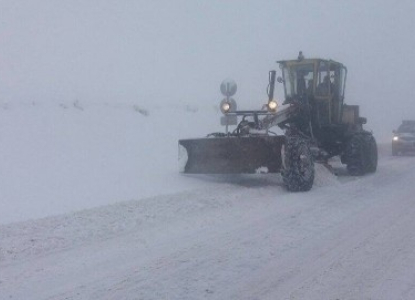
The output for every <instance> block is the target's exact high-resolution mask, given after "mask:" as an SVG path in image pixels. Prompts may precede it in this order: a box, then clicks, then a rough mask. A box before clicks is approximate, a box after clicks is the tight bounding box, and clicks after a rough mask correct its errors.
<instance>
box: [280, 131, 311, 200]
mask: <svg viewBox="0 0 415 300" xmlns="http://www.w3.org/2000/svg"><path fill="white" fill-rule="evenodd" d="M282 161H283V168H282V171H281V176H282V180H283V183H284V186H285V187H286V189H287V190H288V191H290V192H305V191H309V190H310V189H311V188H312V186H313V183H314V161H313V156H312V154H311V151H310V146H309V145H308V143H307V141H306V140H305V139H303V138H301V137H299V136H289V137H287V141H286V143H285V145H284V151H283V157H282Z"/></svg>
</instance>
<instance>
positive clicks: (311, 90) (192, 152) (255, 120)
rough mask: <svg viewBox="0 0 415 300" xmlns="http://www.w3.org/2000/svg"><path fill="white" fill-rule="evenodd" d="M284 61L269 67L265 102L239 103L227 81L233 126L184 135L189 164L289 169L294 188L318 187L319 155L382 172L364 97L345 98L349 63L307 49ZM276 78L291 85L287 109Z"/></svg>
mask: <svg viewBox="0 0 415 300" xmlns="http://www.w3.org/2000/svg"><path fill="white" fill-rule="evenodd" d="M277 63H278V64H279V67H280V69H281V76H278V77H277V75H276V71H274V70H272V71H270V72H269V84H268V88H267V94H268V95H267V96H268V102H267V103H266V104H264V105H263V107H262V108H261V109H259V110H238V109H237V105H236V101H235V100H234V99H233V98H232V96H233V95H234V94H235V93H236V90H237V86H236V84H235V82H234V81H233V80H225V81H223V82H222V84H221V92H222V94H223V95H224V97H225V98H224V99H223V100H222V101H221V103H220V109H221V111H222V113H223V116H222V118H221V124H222V125H224V126H225V130H224V132H215V133H211V134H208V135H207V136H206V137H205V138H197V139H182V140H179V162H180V167H181V172H183V173H190V174H236V173H281V176H282V180H283V184H284V186H285V187H286V188H287V190H289V191H293V192H298V191H308V190H310V189H311V188H312V186H313V182H314V174H315V171H314V163H323V164H324V165H328V160H329V159H330V158H332V157H334V156H339V157H340V161H341V163H342V164H345V165H346V168H347V170H348V172H349V174H350V175H352V176H360V175H364V174H366V173H373V172H375V171H376V168H377V162H378V153H377V145H376V141H375V138H374V137H373V134H372V133H371V132H370V131H367V130H365V129H363V125H364V124H366V121H367V120H366V118H364V117H361V116H360V115H359V106H358V105H347V104H345V103H344V95H345V85H346V75H347V68H346V67H345V66H344V65H343V64H341V63H339V62H336V61H334V60H330V59H319V58H316V59H306V58H304V56H303V55H302V53H301V52H300V54H299V56H298V58H297V59H293V60H281V61H277ZM276 77H277V78H276ZM276 81H277V82H278V83H280V84H282V86H283V89H284V97H285V99H284V102H283V103H282V105H281V108H280V109H279V106H278V103H277V101H276V100H275V99H274V90H275V84H276ZM232 127H235V129H234V130H230V128H232ZM273 128H279V129H280V130H279V131H280V132H282V133H281V134H276V133H275V130H274V129H273Z"/></svg>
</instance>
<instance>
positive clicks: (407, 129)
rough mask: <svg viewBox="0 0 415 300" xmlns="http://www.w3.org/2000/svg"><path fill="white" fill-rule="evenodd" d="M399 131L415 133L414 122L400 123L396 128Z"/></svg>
mask: <svg viewBox="0 0 415 300" xmlns="http://www.w3.org/2000/svg"><path fill="white" fill-rule="evenodd" d="M398 132H399V133H415V124H402V125H401V126H399V128H398Z"/></svg>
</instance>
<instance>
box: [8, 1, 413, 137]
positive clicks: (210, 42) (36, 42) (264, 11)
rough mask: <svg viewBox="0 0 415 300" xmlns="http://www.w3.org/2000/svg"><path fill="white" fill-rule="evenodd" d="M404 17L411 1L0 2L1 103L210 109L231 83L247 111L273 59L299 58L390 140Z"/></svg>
mask: <svg viewBox="0 0 415 300" xmlns="http://www.w3.org/2000/svg"><path fill="white" fill-rule="evenodd" d="M414 15H415V2H413V1H379V0H377V1H374V0H373V1H357V0H355V1H321V0H318V1H291V0H287V1H261V0H259V1H258V0H255V1H236V0H235V1H219V0H210V1H192V0H187V1H167V0H166V1H161V0H156V1H119V0H117V1H115V0H114V1H108V0H106V1H95V0H93V1H79V0H71V1H67V0H63V1H49V0H43V1H39V0H37V1H23V0H0V40H1V47H0V101H2V102H9V101H32V100H40V99H41V100H42V101H45V100H46V101H55V102H56V101H67V100H75V99H78V100H81V101H95V102H96V101H108V102H123V101H131V100H134V101H142V102H146V101H150V100H155V101H170V102H187V103H200V102H203V103H206V102H211V103H212V104H216V103H218V102H219V101H220V99H221V95H220V93H219V84H220V82H221V81H222V80H223V79H224V78H227V77H232V78H234V79H235V80H236V82H237V83H238V93H237V95H236V97H235V98H236V100H237V101H239V102H240V103H241V105H240V106H239V107H242V106H244V107H245V108H257V107H259V106H260V104H262V103H263V101H265V100H264V99H266V94H265V89H266V86H267V80H268V71H269V70H271V69H276V68H277V65H276V64H275V61H276V60H280V59H291V58H295V57H296V56H297V53H298V51H299V50H302V51H303V52H304V54H305V55H306V56H307V57H322V58H332V59H335V60H337V61H340V62H343V63H344V64H345V65H346V66H347V67H348V70H349V74H348V83H347V89H346V102H347V103H349V104H359V105H361V106H362V109H361V113H362V115H364V116H367V117H368V119H369V124H368V125H372V128H373V129H374V130H375V132H376V131H379V130H385V132H387V133H390V131H391V130H392V129H393V128H392V127H391V126H397V124H396V123H397V122H399V121H400V120H401V119H402V118H415V114H414V113H413V111H415V102H414V100H415V92H414V89H413V87H412V85H413V81H414V80H413V78H414V77H415V75H414V74H413V72H412V70H413V69H415V55H414V54H413V49H414V48H415V33H414V28H415V21H414V18H413V16H414ZM248 106H249V107H248ZM374 108H375V109H374ZM391 114H392V116H391Z"/></svg>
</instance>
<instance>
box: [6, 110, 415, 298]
mask: <svg viewBox="0 0 415 300" xmlns="http://www.w3.org/2000/svg"><path fill="white" fill-rule="evenodd" d="M218 118H219V115H218V112H217V110H216V109H215V108H214V107H191V106H186V105H182V106H174V107H173V106H172V107H169V106H167V107H154V106H153V105H145V104H128V103H123V104H117V105H115V104H111V105H110V104H107V105H103V104H88V105H86V104H82V103H78V102H74V103H65V104H60V105H52V104H44V103H43V104H42V103H20V104H15V105H11V104H3V105H2V107H1V108H0V139H1V140H0V153H2V154H3V159H1V160H0V163H1V166H0V172H1V174H0V180H1V183H0V184H1V189H0V299H146V300H147V299H157V300H159V299H177V300H179V299H180V300H182V299H189V300H190V299H191V300H194V299H238V300H239V299H249V300H256V299H258V300H263V299H316V300H317V299H318V300H320V299H330V300H334V299H341V300H344V299H385V300H391V299H392V300H393V299H413V295H414V294H415V251H414V250H413V249H414V248H415V234H414V233H413V228H415V201H414V200H415V197H414V196H413V195H415V186H414V184H413V182H415V168H414V166H415V157H411V156H410V157H392V156H391V155H390V149H389V146H390V145H389V144H381V145H380V157H379V168H378V171H377V172H376V173H375V174H372V175H368V176H365V177H361V178H354V177H349V176H347V175H345V174H344V169H342V168H339V167H338V165H337V164H335V168H336V171H337V172H338V173H339V176H337V177H336V176H334V175H332V174H331V173H329V172H328V171H327V170H326V169H325V168H323V167H321V166H317V174H316V176H317V177H316V181H315V185H314V187H313V189H312V190H311V191H310V192H307V193H288V192H286V191H285V190H284V189H283V187H282V185H281V179H280V177H279V176H278V175H256V176H233V177H230V176H184V175H180V174H178V173H177V139H178V138H183V137H197V136H200V135H201V134H204V133H208V132H211V131H215V130H217V129H219V128H218V127H217V126H218V125H217V124H218Z"/></svg>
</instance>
